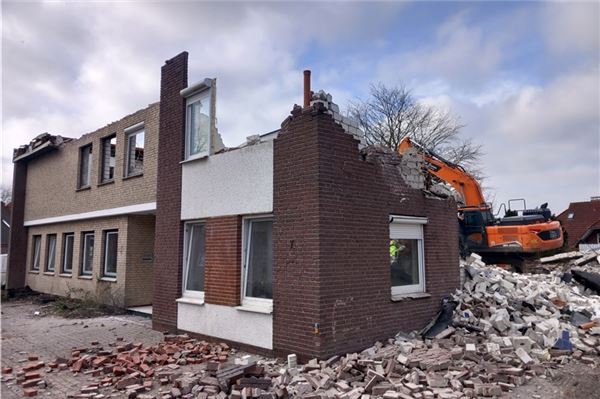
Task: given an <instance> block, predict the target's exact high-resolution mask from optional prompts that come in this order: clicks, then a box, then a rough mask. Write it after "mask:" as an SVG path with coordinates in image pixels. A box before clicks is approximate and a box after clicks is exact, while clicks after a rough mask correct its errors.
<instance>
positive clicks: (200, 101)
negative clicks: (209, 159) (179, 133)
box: [185, 90, 211, 159]
mask: <svg viewBox="0 0 600 399" xmlns="http://www.w3.org/2000/svg"><path fill="white" fill-rule="evenodd" d="M210 112H211V110H210V90H205V91H203V92H201V93H200V94H196V95H195V96H192V97H190V98H188V99H187V107H186V129H185V131H186V134H185V148H186V151H185V154H186V159H187V158H200V157H203V156H207V155H208V153H209V149H210V125H211V123H210Z"/></svg>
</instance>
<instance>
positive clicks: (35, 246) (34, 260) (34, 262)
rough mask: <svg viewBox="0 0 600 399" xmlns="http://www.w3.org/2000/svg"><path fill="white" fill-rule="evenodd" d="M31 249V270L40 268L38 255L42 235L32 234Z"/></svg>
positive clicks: (39, 253) (40, 248) (39, 254)
mask: <svg viewBox="0 0 600 399" xmlns="http://www.w3.org/2000/svg"><path fill="white" fill-rule="evenodd" d="M31 247H32V251H31V270H40V256H41V252H42V251H41V250H42V236H33V239H32V246H31Z"/></svg>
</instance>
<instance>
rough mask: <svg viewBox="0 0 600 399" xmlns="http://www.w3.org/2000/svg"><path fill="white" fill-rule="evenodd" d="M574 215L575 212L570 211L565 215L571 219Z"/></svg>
mask: <svg viewBox="0 0 600 399" xmlns="http://www.w3.org/2000/svg"><path fill="white" fill-rule="evenodd" d="M574 216H575V212H571V213H569V214H568V215H567V219H573V217H574Z"/></svg>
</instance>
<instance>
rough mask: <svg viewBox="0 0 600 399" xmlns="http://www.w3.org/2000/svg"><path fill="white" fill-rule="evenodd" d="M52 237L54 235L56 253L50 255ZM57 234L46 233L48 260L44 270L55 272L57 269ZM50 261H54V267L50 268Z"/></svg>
mask: <svg viewBox="0 0 600 399" xmlns="http://www.w3.org/2000/svg"><path fill="white" fill-rule="evenodd" d="M50 237H54V250H53V252H54V254H53V256H52V257H51V256H50ZM56 240H57V237H56V234H46V262H45V264H44V272H46V273H54V272H55V271H56ZM50 262H52V269H50Z"/></svg>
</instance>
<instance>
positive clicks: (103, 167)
mask: <svg viewBox="0 0 600 399" xmlns="http://www.w3.org/2000/svg"><path fill="white" fill-rule="evenodd" d="M113 139H114V140H115V157H114V158H115V160H114V165H113V166H112V167H113V176H112V177H108V176H104V172H105V171H106V163H107V162H108V167H109V168H110V158H112V157H111V156H110V150H109V154H108V157H107V156H106V144H107V143H108V145H109V147H110V149H111V150H112V144H111V141H112V140H113ZM101 144H102V145H101V146H100V147H101V148H100V151H101V154H100V155H101V158H100V183H109V182H112V181H114V180H115V175H116V172H117V148H116V146H117V134H116V133H113V134H110V135H108V136H105V137H103V138H102V140H101ZM109 170H110V169H109Z"/></svg>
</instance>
